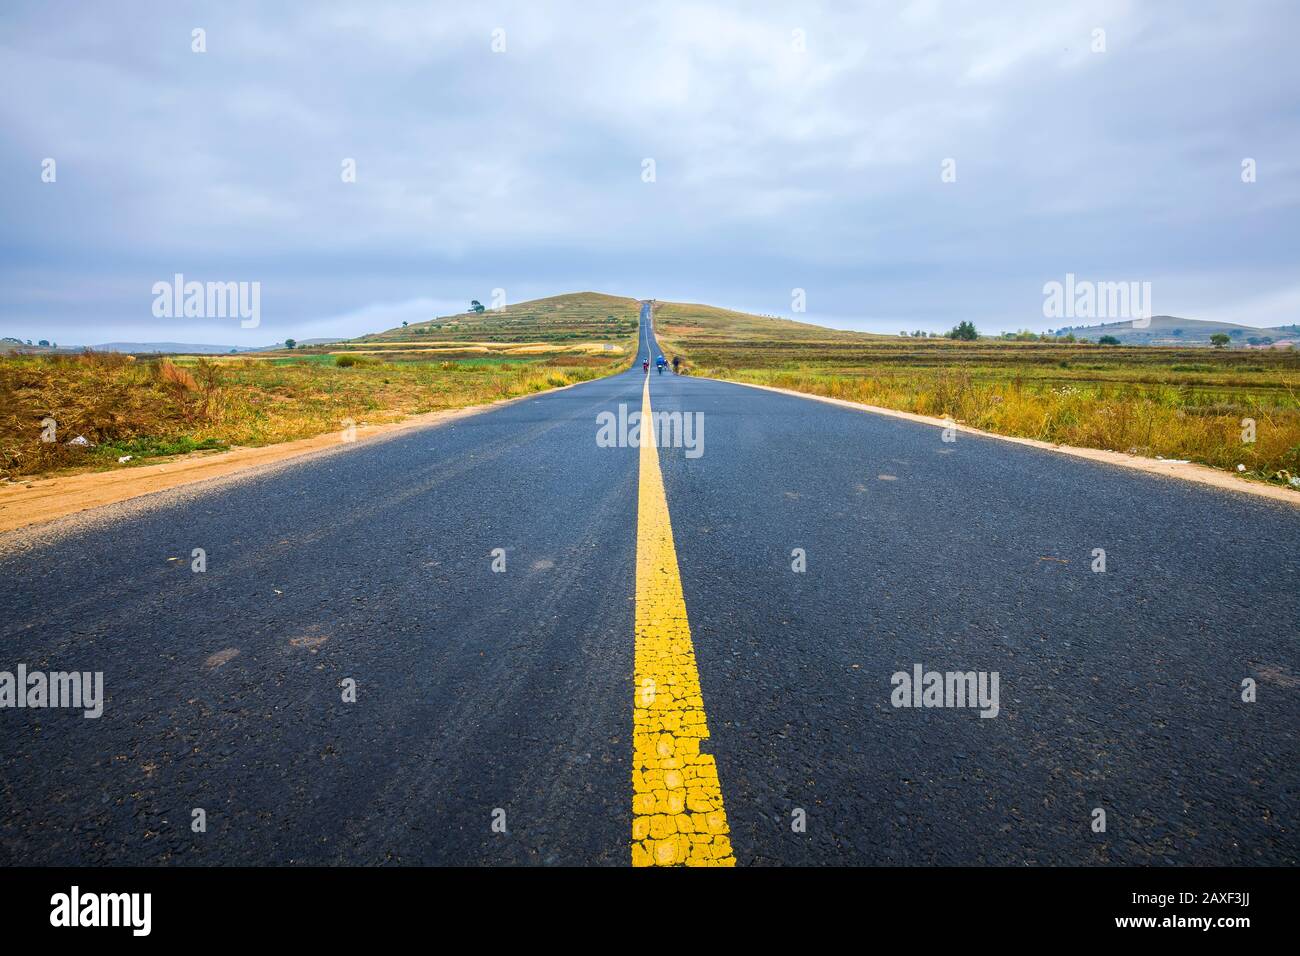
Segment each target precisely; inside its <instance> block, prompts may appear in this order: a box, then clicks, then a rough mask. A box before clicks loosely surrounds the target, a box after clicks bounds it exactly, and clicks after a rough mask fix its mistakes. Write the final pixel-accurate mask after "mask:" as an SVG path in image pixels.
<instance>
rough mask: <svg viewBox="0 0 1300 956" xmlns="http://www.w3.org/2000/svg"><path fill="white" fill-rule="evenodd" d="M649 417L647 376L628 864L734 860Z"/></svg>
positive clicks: (724, 863)
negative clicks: (707, 743)
mask: <svg viewBox="0 0 1300 956" xmlns="http://www.w3.org/2000/svg"><path fill="white" fill-rule="evenodd" d="M653 422H654V419H653V418H652V417H651V414H650V379H649V376H647V377H646V382H645V388H644V390H643V392H642V397H641V431H640V446H641V461H640V466H641V471H640V483H639V490H638V498H637V527H636V665H635V681H636V688H635V694H636V701H635V704H634V708H633V711H632V714H633V718H632V865H633V866H676V865H680V864H685V865H686V866H735V865H736V858H735V857H734V856H733V855H732V853H731V840H730V838H729V837H728V835H727V834H728V830H727V814H726V811H725V810H724V809H723V806H722V784H721V782H720V781H719V780H718V768H717V764H716V763H714V760H713V756H712V755H711V754H706V753H700V741H701V740H704V739H706V738H707V737H708V736H709V728H708V724H707V722H706V721H705V718H704V697H703V695H702V692H701V690H700V675H699V671H698V670H697V669H696V666H695V648H694V647H693V646H692V645H691V626H690V622H689V621H688V620H687V618H686V601H685V599H684V598H683V596H682V579H681V573H680V571H679V570H678V567H677V549H676V547H675V546H674V544H673V528H672V523H671V521H670V519H669V515H668V499H667V497H666V496H665V494H664V478H663V472H662V471H660V468H659V450H658V448H657V447H656V443H655V429H654V425H653Z"/></svg>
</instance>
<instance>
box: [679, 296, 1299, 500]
mask: <svg viewBox="0 0 1300 956" xmlns="http://www.w3.org/2000/svg"><path fill="white" fill-rule="evenodd" d="M655 327H656V330H657V332H658V334H659V338H660V341H661V343H662V344H663V346H664V349H665V354H668V355H670V356H671V355H681V356H682V358H683V359H684V360H685V361H686V362H687V366H688V369H689V370H690V371H691V372H693V373H695V374H701V375H709V376H714V377H717V378H727V379H732V380H734V381H741V382H752V383H755V384H760V385H773V386H777V387H779V388H788V389H793V390H795V391H801V392H808V393H811V394H815V395H826V396H830V397H833V398H842V399H847V400H849V401H855V402H863V403H866V404H870V405H878V406H881V407H884V408H892V409H898V410H900V411H908V412H916V413H919V414H923V415H933V416H936V417H945V416H950V417H952V418H953V419H954V420H956V421H959V422H963V423H965V424H969V425H972V426H974V427H976V428H982V429H985V430H987V431H991V432H997V433H999V434H1004V435H1015V436H1018V437H1025V438H1036V439H1039V440H1041V441H1048V442H1055V443H1058V444H1068V445H1079V446H1082V447H1087V448H1102V449H1108V450H1111V451H1120V452H1128V453H1131V454H1138V455H1146V456H1149V457H1156V456H1159V457H1163V458H1174V459H1188V460H1191V461H1196V462H1201V463H1203V464H1208V465H1214V466H1217V467H1220V468H1226V469H1231V470H1232V471H1234V472H1235V471H1237V466H1238V465H1244V466H1245V468H1246V475H1247V476H1248V477H1252V478H1256V479H1259V480H1264V481H1271V482H1276V483H1288V481H1289V479H1290V478H1291V477H1292V476H1296V475H1300V353H1297V352H1294V351H1267V350H1259V351H1255V350H1252V351H1247V350H1240V349H1227V350H1219V349H1209V348H1129V347H1116V346H1103V345H1089V344H1071V345H1066V344H1056V343H1043V342H1008V341H999V340H992V339H989V340H978V341H974V342H958V341H952V340H948V339H911V338H902V337H900V336H879V335H865V334H859V333H851V332H839V331H834V330H830V329H819V328H818V327H816V326H810V325H804V324H801V323H792V322H789V321H788V320H773V319H767V318H765V317H761V316H752V315H744V314H743V313H735V312H727V311H726V310H722V309H714V308H712V307H708V306H698V305H684V304H678V303H668V302H665V303H660V304H659V305H658V306H657V307H656V309H655ZM1243 419H1252V420H1253V421H1254V423H1255V426H1254V432H1255V441H1253V442H1247V441H1243V440H1242V439H1243V428H1244V427H1245V426H1243Z"/></svg>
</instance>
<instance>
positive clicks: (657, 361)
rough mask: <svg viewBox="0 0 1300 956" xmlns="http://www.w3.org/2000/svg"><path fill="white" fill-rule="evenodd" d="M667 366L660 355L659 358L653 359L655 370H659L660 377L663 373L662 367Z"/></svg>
mask: <svg viewBox="0 0 1300 956" xmlns="http://www.w3.org/2000/svg"><path fill="white" fill-rule="evenodd" d="M667 364H668V363H667V362H665V361H664V357H663V356H662V355H661V356H659V357H658V358H657V359H655V368H657V369H658V370H659V374H660V375H662V374H663V373H664V366H665V365H667Z"/></svg>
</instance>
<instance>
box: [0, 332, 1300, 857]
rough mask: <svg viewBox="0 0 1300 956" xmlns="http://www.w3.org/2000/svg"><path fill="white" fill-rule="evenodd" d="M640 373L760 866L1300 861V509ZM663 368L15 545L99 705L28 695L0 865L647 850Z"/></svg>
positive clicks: (730, 783)
mask: <svg viewBox="0 0 1300 956" xmlns="http://www.w3.org/2000/svg"><path fill="white" fill-rule="evenodd" d="M647 331H648V330H647ZM670 358H671V356H670ZM650 374H651V378H652V382H651V395H652V401H653V402H654V406H655V410H656V411H673V410H681V411H684V412H702V413H703V414H704V421H705V445H704V448H705V453H704V455H703V456H702V457H700V458H694V459H689V458H686V457H685V455H684V451H683V449H670V448H664V449H661V451H660V456H661V463H662V468H663V473H664V481H665V485H666V490H667V496H668V503H669V508H670V511H671V514H672V521H673V531H674V534H675V536H676V542H677V550H678V559H679V563H680V566H681V572H682V582H683V588H684V591H685V597H686V604H687V608H688V611H689V614H690V620H691V626H692V632H693V637H694V644H695V650H696V655H697V659H698V665H699V671H700V678H701V681H702V684H703V690H704V701H705V706H706V710H707V713H708V717H709V724H710V729H711V732H712V739H711V741H710V750H711V752H712V753H713V754H715V755H716V758H717V764H718V772H719V775H720V777H721V781H722V788H723V794H724V797H725V800H726V811H727V816H728V819H729V822H730V825H731V829H732V843H733V846H734V849H735V853H736V857H737V860H738V862H739V863H740V864H741V865H747V864H775V863H779V864H890V863H899V864H929V863H957V864H978V863H993V864H1033V863H1047V864H1097V863H1124V864H1149V863H1156V864H1262V863H1267V864H1288V865H1294V864H1295V863H1296V862H1297V856H1300V851H1298V841H1297V838H1296V831H1295V826H1296V811H1297V800H1298V793H1297V790H1298V784H1300V769H1298V767H1300V761H1298V760H1297V757H1298V756H1300V754H1298V753H1297V735H1298V734H1300V667H1298V666H1297V660H1296V656H1297V655H1296V646H1297V637H1298V636H1300V580H1298V573H1297V572H1298V569H1300V556H1298V555H1297V547H1296V545H1297V542H1300V510H1297V509H1294V508H1288V507H1286V506H1284V505H1280V504H1275V503H1271V502H1268V501H1264V500H1261V499H1255V498H1250V497H1247V496H1243V495H1239V494H1234V493H1230V492H1223V491H1217V490H1213V489H1209V488H1204V487H1201V486H1197V485H1193V484H1190V483H1187V482H1181V481H1175V480H1170V479H1162V478H1156V477H1152V476H1149V475H1145V474H1138V473H1135V472H1128V471H1125V470H1122V469H1118V468H1113V467H1110V466H1105V465H1100V464H1093V463H1090V462H1086V461H1082V460H1078V459H1073V458H1068V457H1065V456H1061V455H1055V454H1052V453H1050V452H1044V451H1038V450H1035V449H1031V448H1026V447H1023V446H1019V445H1014V444H1010V443H1005V442H999V441H996V440H993V439H983V438H977V437H973V436H969V435H965V434H961V435H959V437H958V439H957V441H956V442H954V443H951V444H949V443H945V442H943V441H941V438H940V431H939V430H938V429H936V428H932V427H929V426H925V425H920V424H913V423H910V422H906V421H900V420H897V419H892V418H887V417H882V416H876V415H871V414H865V413H861V412H857V411H853V410H851V409H845V408H839V407H835V406H832V405H828V404H826V403H822V402H816V401H811V400H807V399H800V398H795V397H792V396H786V395H779V394H775V393H771V392H765V391H761V390H757V389H751V388H747V387H744V386H740V385H734V384H729V383H723V382H717V381H711V380H706V379H697V378H691V377H687V376H678V377H675V376H673V375H671V373H668V374H664V375H658V374H656V372H655V371H654V369H653V368H652V369H651V373H650ZM642 382H643V375H642V372H641V369H640V365H639V362H638V363H637V366H636V367H634V368H633V369H632V370H631V371H629V372H626V373H624V374H621V375H617V376H614V377H612V378H608V379H603V380H600V381H596V382H590V383H586V384H583V385H579V386H576V387H573V388H570V389H564V390H561V391H557V392H551V393H545V394H542V395H538V396H536V397H533V398H528V399H524V400H521V401H518V402H515V403H513V404H509V405H505V406H503V407H501V408H497V409H494V410H492V411H490V412H486V413H483V414H479V415H475V416H472V417H467V418H463V419H459V420H456V421H453V422H450V423H448V424H445V425H441V426H435V427H430V428H427V429H421V430H419V431H412V432H404V433H400V434H399V435H397V436H396V437H392V438H388V439H384V440H378V441H373V442H366V443H359V444H356V445H348V446H341V447H340V448H339V449H338V450H337V451H334V452H330V453H327V454H324V455H321V456H317V457H313V458H310V459H308V460H305V461H300V462H298V463H291V464H289V465H287V466H283V467H280V468H277V469H274V470H272V471H269V472H266V473H260V474H258V475H255V476H253V477H251V478H242V479H238V480H218V481H215V482H211V483H208V484H207V485H204V486H202V487H201V488H199V489H195V488H194V487H191V488H189V489H178V490H176V491H172V492H165V493H163V494H162V495H160V496H157V497H156V499H155V501H154V502H151V503H150V506H149V507H146V508H143V509H142V508H139V507H136V506H130V505H122V506H114V507H113V508H112V509H108V510H107V511H105V512H101V513H99V515H97V516H96V519H95V520H94V521H92V522H90V523H84V522H83V521H82V519H77V518H73V519H68V520H65V521H63V522H59V523H57V524H56V525H54V526H51V529H49V530H48V531H44V530H43V531H42V532H39V533H38V534H36V535H35V536H34V537H35V538H36V539H37V540H36V541H35V543H31V539H32V538H33V535H31V534H30V533H22V532H19V533H17V534H15V535H10V536H7V537H8V541H6V539H5V537H0V608H2V609H3V611H2V613H0V670H10V671H12V670H14V669H15V668H16V666H17V664H18V663H20V662H21V663H25V664H26V665H27V667H28V669H29V670H36V669H42V670H74V669H75V670H102V671H103V672H104V681H105V687H106V697H107V701H106V704H105V710H104V715H103V717H101V718H100V719H98V720H88V719H85V718H83V717H82V716H81V713H80V711H66V710H29V709H23V710H15V709H0V729H2V731H3V733H2V734H0V864H6V865H12V864H108V863H129V864H159V863H180V864H214V863H223V864H230V863H253V864H289V863H360V864H384V863H402V864H468V865H491V864H519V863H525V864H529V863H536V864H603V865H625V864H626V863H627V862H628V860H629V836H630V828H631V779H630V776H631V759H630V758H631V739H630V735H631V729H632V727H631V725H632V703H633V686H632V665H633V654H634V635H633V610H634V608H633V595H634V591H635V567H636V528H637V510H636V509H637V475H638V471H637V468H638V459H637V450H636V449H635V448H628V449H610V448H598V447H597V445H596V442H595V435H596V430H597V423H596V416H597V415H598V413H600V412H601V411H617V407H618V404H619V403H620V402H622V403H626V404H627V405H628V408H629V410H637V409H639V408H640V401H641V389H642ZM882 475H883V476H888V478H881V477H880V476H882ZM889 479H892V480H889ZM105 515H107V516H108V517H109V518H111V520H105V518H104V516H105ZM196 547H201V548H204V549H205V550H206V552H207V561H208V570H207V572H206V573H202V574H196V573H193V572H192V571H191V570H190V558H189V555H190V552H191V550H192V549H193V548H196ZM495 548H503V549H505V553H506V571H505V572H504V573H494V572H493V571H492V562H493V556H492V552H493V549H495ZM795 548H803V549H805V551H806V554H807V570H806V572H804V573H796V572H794V571H793V570H792V569H791V561H792V557H791V551H792V549H795ZM1094 548H1104V549H1105V551H1106V560H1107V571H1106V572H1105V573H1101V574H1097V573H1093V572H1092V571H1091V569H1090V565H1091V563H1092V550H1093V549H1094ZM168 558H182V559H183V560H180V561H168ZM230 651H238V654H236V655H234V656H230V654H229V652H230ZM222 652H225V653H224V654H223V653H222ZM214 655H216V657H214ZM223 660H224V663H221V661H223ZM916 663H920V664H922V665H923V666H924V667H925V668H926V669H927V670H929V669H934V670H940V671H946V670H962V671H966V670H986V671H997V672H998V673H999V675H1000V708H1001V710H1000V714H999V715H998V716H997V717H996V718H992V719H981V718H980V717H979V716H978V713H977V712H976V711H975V710H970V709H966V710H962V709H944V708H935V709H911V708H906V709H904V708H894V707H893V706H891V703H890V694H891V690H892V687H891V683H890V676H891V674H893V673H894V672H895V671H908V672H910V671H911V670H912V666H913V665H914V664H916ZM345 678H352V679H354V680H356V682H357V687H358V695H357V696H358V699H357V702H356V703H344V702H343V701H342V690H341V686H340V685H341V683H342V682H343V681H344V679H345ZM1243 678H1253V679H1255V680H1256V681H1257V682H1258V700H1257V701H1256V702H1254V703H1244V702H1243V701H1242V700H1241V682H1242V680H1243ZM196 807H201V808H203V809H204V810H206V813H207V832H206V833H193V832H192V831H191V827H190V822H191V811H192V809H193V808H196ZM1097 807H1101V808H1103V809H1105V811H1106V814H1107V829H1106V832H1105V833H1094V832H1093V831H1092V829H1091V823H1092V819H1093V817H1092V812H1093V809H1094V808H1097ZM497 809H500V810H504V812H505V823H506V832H505V833H497V832H494V831H493V829H492V823H493V820H494V811H495V810H497ZM796 809H802V810H804V811H805V812H806V818H807V827H806V832H796V831H795V830H793V829H792V826H791V821H792V814H793V813H794V811H795V810H796ZM497 819H499V817H497Z"/></svg>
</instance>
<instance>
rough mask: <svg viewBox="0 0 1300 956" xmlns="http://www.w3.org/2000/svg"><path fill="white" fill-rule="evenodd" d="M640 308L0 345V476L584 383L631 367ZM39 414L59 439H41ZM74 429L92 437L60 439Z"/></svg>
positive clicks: (622, 301)
mask: <svg viewBox="0 0 1300 956" xmlns="http://www.w3.org/2000/svg"><path fill="white" fill-rule="evenodd" d="M639 311H640V305H639V303H638V302H637V301H636V300H635V299H627V298H621V297H618V296H611V295H602V294H599V293H594V292H579V293H573V294H571V295H561V296H554V297H552V298H548V299H537V300H534V301H532V302H521V303H518V304H517V305H511V306H507V307H505V308H504V309H501V310H485V311H484V312H481V313H467V314H464V315H455V316H447V317H445V318H440V319H432V320H430V321H429V322H423V323H417V324H416V325H414V326H409V327H403V328H398V329H389V330H388V331H386V332H379V333H376V334H374V335H366V336H362V337H361V338H358V339H353V340H351V341H347V342H331V343H328V344H320V345H315V346H307V347H304V348H299V349H279V350H276V351H267V352H256V353H240V354H236V355H217V356H206V357H197V356H166V357H159V356H138V357H136V356H129V355H120V354H116V353H93V352H85V353H82V354H78V355H69V354H59V355H14V354H8V355H5V354H0V479H3V478H11V479H12V478H17V477H20V476H32V475H41V474H49V473H63V472H70V471H86V470H102V469H108V468H119V467H131V466H134V465H138V464H143V463H147V462H148V461H149V460H151V459H153V460H157V459H158V458H160V457H165V456H170V455H178V454H186V453H188V452H191V451H203V450H212V449H221V448H229V447H231V446H235V445H242V446H259V445H270V444H275V443H277V442H285V441H293V440H295V439H298V438H310V437H312V436H313V435H319V434H322V433H324V432H329V431H333V430H336V429H342V428H344V427H346V425H347V424H348V423H349V422H350V423H354V424H357V425H364V424H372V425H373V424H383V423H387V422H393V421H398V420H400V419H402V418H404V417H406V416H407V415H416V414H422V413H424V412H431V411H437V410H441V409H451V408H463V407H465V406H467V405H480V404H485V403H487V402H493V401H497V400H498V399H504V398H514V397H516V396H519V395H528V394H531V393H534V392H541V391H545V390H547V389H551V388H559V387H561V386H564V385H571V384H574V383H577V382H585V381H589V380H591V379H594V378H599V377H601V376H604V375H609V374H611V373H613V372H617V371H620V370H621V369H624V368H627V367H628V365H629V364H630V363H631V361H632V357H633V355H634V354H635V352H636V341H637V317H638V314H639ZM47 419H53V420H54V421H55V422H56V423H57V424H56V429H57V432H56V434H57V441H54V442H44V441H42V440H41V434H42V431H43V426H42V422H43V421H46V420H47ZM77 436H82V437H83V438H85V440H86V441H87V442H88V443H89V444H87V445H81V446H78V445H69V444H68V441H69V440H71V439H75V438H76V437H77ZM128 455H129V456H130V457H131V460H130V462H128V463H125V464H119V462H118V459H119V458H124V457H126V456H128Z"/></svg>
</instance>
